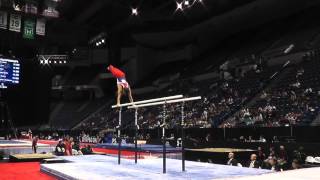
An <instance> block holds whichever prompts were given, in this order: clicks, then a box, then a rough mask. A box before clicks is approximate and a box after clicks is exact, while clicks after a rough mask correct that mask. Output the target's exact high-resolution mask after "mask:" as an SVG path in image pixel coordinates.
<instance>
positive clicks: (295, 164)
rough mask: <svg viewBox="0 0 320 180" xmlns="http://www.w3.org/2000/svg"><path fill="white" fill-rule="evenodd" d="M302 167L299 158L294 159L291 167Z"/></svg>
mask: <svg viewBox="0 0 320 180" xmlns="http://www.w3.org/2000/svg"><path fill="white" fill-rule="evenodd" d="M300 168H301V164H300V162H299V160H297V159H294V160H292V163H291V169H292V170H294V169H300Z"/></svg>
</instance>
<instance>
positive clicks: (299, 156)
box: [293, 146, 307, 164]
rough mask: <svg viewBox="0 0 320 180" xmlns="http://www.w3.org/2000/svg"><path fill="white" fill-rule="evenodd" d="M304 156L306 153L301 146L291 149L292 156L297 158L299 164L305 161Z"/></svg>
mask: <svg viewBox="0 0 320 180" xmlns="http://www.w3.org/2000/svg"><path fill="white" fill-rule="evenodd" d="M306 157H307V155H306V154H305V153H304V148H303V147H302V146H300V147H299V149H298V150H294V151H293V158H294V159H297V160H298V161H299V162H300V163H301V164H303V163H305V160H306Z"/></svg>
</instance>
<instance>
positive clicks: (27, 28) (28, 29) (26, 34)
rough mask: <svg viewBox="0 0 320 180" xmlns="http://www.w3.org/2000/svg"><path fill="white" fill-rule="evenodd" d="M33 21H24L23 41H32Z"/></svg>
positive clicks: (33, 32)
mask: <svg viewBox="0 0 320 180" xmlns="http://www.w3.org/2000/svg"><path fill="white" fill-rule="evenodd" d="M34 25H35V23H34V21H33V20H32V19H26V20H25V21H24V26H23V38H25V39H34V34H35V29H34Z"/></svg>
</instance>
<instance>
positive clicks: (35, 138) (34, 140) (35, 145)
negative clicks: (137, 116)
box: [32, 136, 39, 154]
mask: <svg viewBox="0 0 320 180" xmlns="http://www.w3.org/2000/svg"><path fill="white" fill-rule="evenodd" d="M38 140H39V138H38V136H34V137H33V139H32V151H33V153H35V154H36V153H37V147H38Z"/></svg>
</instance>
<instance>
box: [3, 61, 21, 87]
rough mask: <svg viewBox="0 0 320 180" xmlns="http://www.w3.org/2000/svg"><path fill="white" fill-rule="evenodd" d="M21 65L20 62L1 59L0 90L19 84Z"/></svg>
mask: <svg viewBox="0 0 320 180" xmlns="http://www.w3.org/2000/svg"><path fill="white" fill-rule="evenodd" d="M19 80H20V63H19V61H18V60H13V59H5V58H0V88H7V86H8V85H12V84H19Z"/></svg>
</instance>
